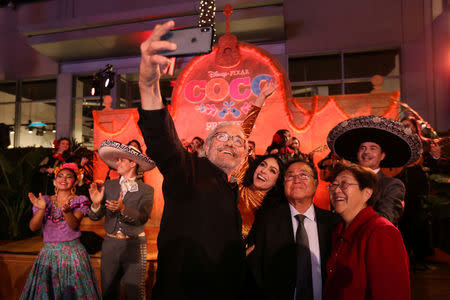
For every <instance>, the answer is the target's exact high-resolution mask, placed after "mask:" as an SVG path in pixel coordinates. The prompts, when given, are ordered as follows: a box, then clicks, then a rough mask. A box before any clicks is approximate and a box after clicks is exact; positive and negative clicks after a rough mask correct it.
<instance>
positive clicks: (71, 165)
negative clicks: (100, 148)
mask: <svg viewBox="0 0 450 300" xmlns="http://www.w3.org/2000/svg"><path fill="white" fill-rule="evenodd" d="M64 169H68V170H71V171H73V172H74V173H75V175H76V177H77V180H78V182H81V181H82V179H83V177H84V169H79V168H78V166H77V164H76V163H65V164H62V165H60V166H57V167H56V168H55V171H54V173H55V177H56V175H58V173H59V172H60V171H61V170H64Z"/></svg>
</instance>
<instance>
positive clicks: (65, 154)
mask: <svg viewBox="0 0 450 300" xmlns="http://www.w3.org/2000/svg"><path fill="white" fill-rule="evenodd" d="M62 141H67V142H69V149H67V150H64V152H63V153H62V154H61V155H62V157H63V158H64V160H65V161H67V160H69V159H70V157H71V155H72V141H71V140H70V139H69V138H67V137H62V138H59V139H58V147H55V149H54V153H56V152H58V148H59V145H60V144H61V142H62Z"/></svg>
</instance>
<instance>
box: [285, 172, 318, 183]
mask: <svg viewBox="0 0 450 300" xmlns="http://www.w3.org/2000/svg"><path fill="white" fill-rule="evenodd" d="M312 177H313V176H312V175H310V174H307V173H299V174H288V175H286V176H284V181H293V180H295V178H300V180H303V181H306V180H309V179H310V178H312Z"/></svg>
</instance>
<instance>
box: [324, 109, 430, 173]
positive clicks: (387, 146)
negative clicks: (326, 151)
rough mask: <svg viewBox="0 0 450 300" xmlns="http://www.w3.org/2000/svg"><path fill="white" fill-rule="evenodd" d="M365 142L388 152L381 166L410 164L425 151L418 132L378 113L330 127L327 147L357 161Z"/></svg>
mask: <svg viewBox="0 0 450 300" xmlns="http://www.w3.org/2000/svg"><path fill="white" fill-rule="evenodd" d="M364 142H373V143H376V144H378V145H380V147H381V149H382V150H383V152H384V153H385V154H386V157H385V158H384V159H383V160H382V161H381V163H380V165H381V167H389V168H394V167H401V166H404V165H409V164H411V163H413V162H415V161H417V160H418V159H419V157H420V154H421V153H422V143H421V142H420V139H419V136H418V135H417V134H416V133H414V132H413V131H412V130H411V129H410V128H408V127H405V126H404V125H402V123H400V122H397V121H394V120H392V119H388V118H383V117H378V116H362V117H356V118H351V119H348V120H345V121H343V122H341V123H339V124H337V125H336V126H335V127H334V128H333V129H331V131H330V133H329V134H328V137H327V143H328V147H329V148H330V149H331V151H332V152H333V153H335V154H336V155H338V156H339V157H341V158H345V159H347V160H350V161H352V162H356V163H357V162H358V159H357V152H358V148H359V145H361V143H364Z"/></svg>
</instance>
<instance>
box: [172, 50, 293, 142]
mask: <svg viewBox="0 0 450 300" xmlns="http://www.w3.org/2000/svg"><path fill="white" fill-rule="evenodd" d="M237 49H238V51H239V59H236V61H235V63H234V64H233V65H231V66H230V65H226V66H223V64H222V65H221V64H218V63H217V61H218V59H217V56H218V55H220V53H221V52H220V47H215V48H214V50H213V51H212V52H211V53H210V54H207V55H203V56H200V57H196V58H194V59H192V60H191V61H190V62H189V64H188V65H187V66H186V67H185V68H184V69H183V71H182V72H181V73H180V75H179V76H178V79H177V82H176V85H175V87H174V90H173V94H172V110H171V113H172V115H173V117H174V120H175V124H176V127H177V131H178V134H179V136H180V137H187V138H190V137H192V136H195V135H198V136H203V137H206V136H207V134H208V131H210V130H211V129H213V128H214V127H215V126H217V124H219V123H221V122H228V121H231V122H235V123H237V124H240V123H241V122H242V121H243V120H244V118H245V116H246V115H247V113H248V111H249V109H250V107H251V105H252V104H253V102H254V100H255V99H256V97H257V96H258V95H259V93H260V91H261V90H260V84H261V81H263V80H266V81H270V80H275V81H276V82H278V83H279V86H280V88H279V90H278V91H277V92H275V94H278V96H276V95H274V96H273V97H274V98H275V97H280V96H281V97H283V98H284V97H285V95H284V77H283V73H282V72H281V71H280V69H281V68H280V66H279V64H278V62H276V61H274V60H273V59H272V58H269V57H268V55H269V54H268V53H263V52H264V51H263V50H261V49H259V48H258V47H255V46H252V45H250V44H246V43H242V42H240V43H239V44H238V46H237Z"/></svg>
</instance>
